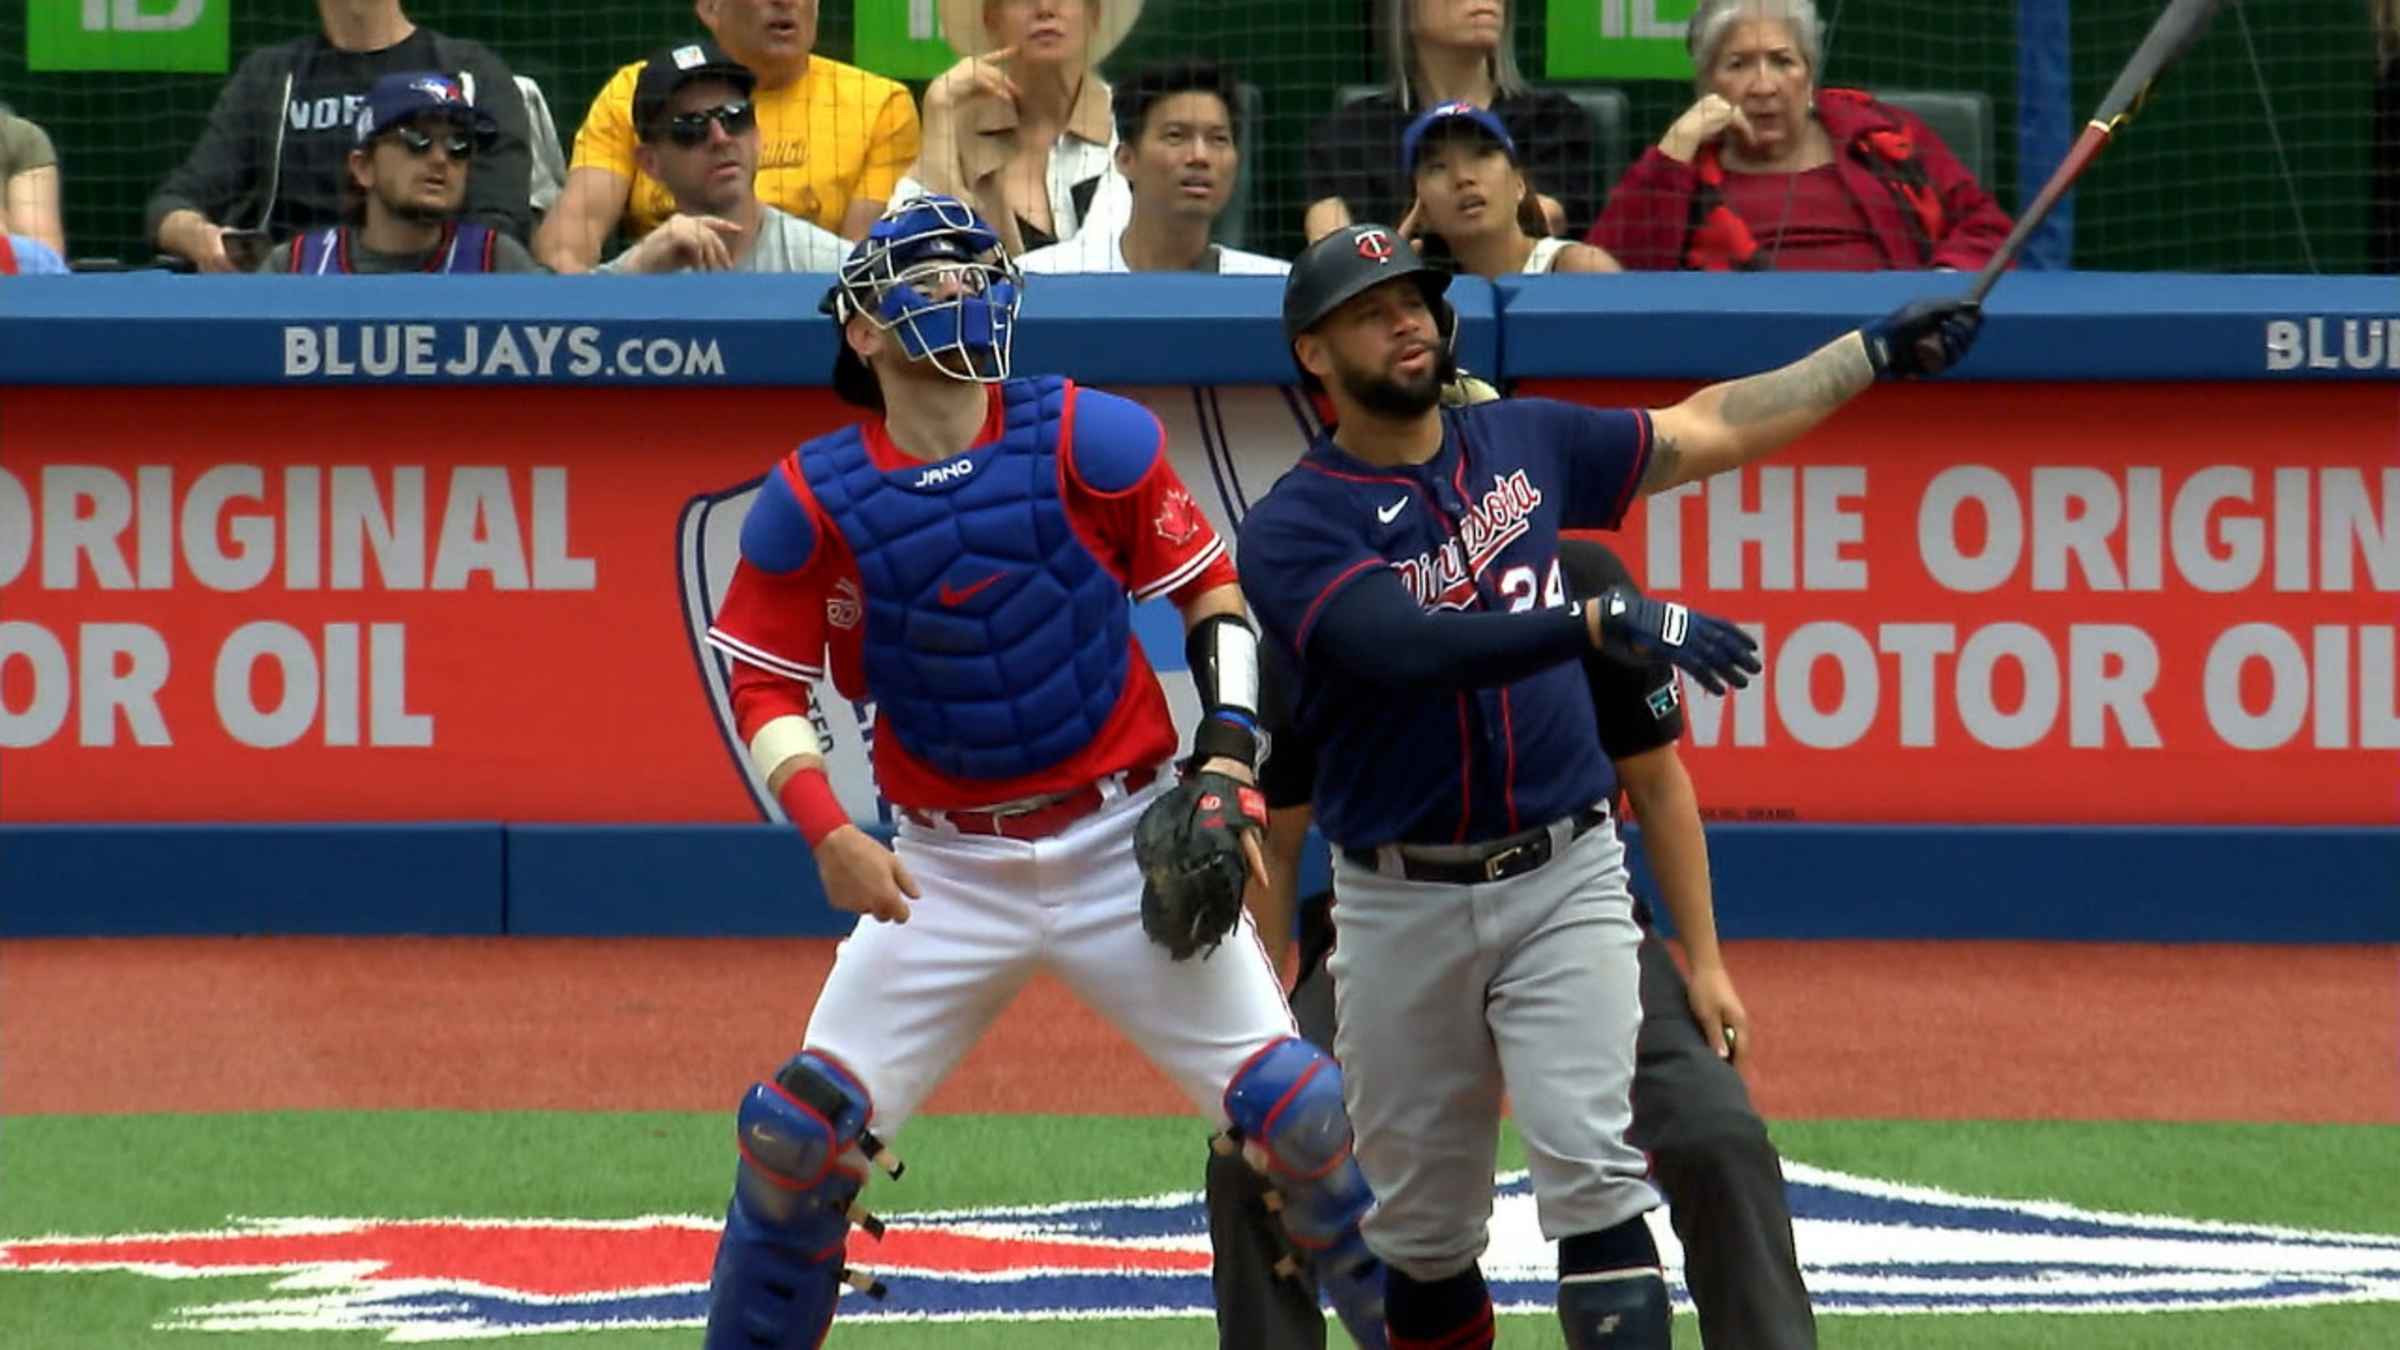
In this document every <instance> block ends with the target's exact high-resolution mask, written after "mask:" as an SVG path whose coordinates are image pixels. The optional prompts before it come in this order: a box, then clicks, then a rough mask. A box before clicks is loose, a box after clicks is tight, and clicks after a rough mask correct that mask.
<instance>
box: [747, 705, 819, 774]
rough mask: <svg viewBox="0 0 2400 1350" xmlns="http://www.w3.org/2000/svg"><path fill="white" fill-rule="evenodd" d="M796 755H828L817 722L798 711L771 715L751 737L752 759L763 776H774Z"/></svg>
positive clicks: (817, 756)
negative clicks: (776, 771)
mask: <svg viewBox="0 0 2400 1350" xmlns="http://www.w3.org/2000/svg"><path fill="white" fill-rule="evenodd" d="M794 755H810V756H814V757H816V758H819V759H822V758H824V756H825V743H824V742H823V741H822V740H819V739H818V738H817V724H816V723H814V722H812V721H810V720H809V719H807V718H805V717H802V716H800V715H799V714H798V713H785V714H784V715H783V716H781V717H776V718H770V719H769V720H768V722H767V724H766V725H765V726H763V727H760V728H759V729H758V734H756V735H754V736H752V737H751V738H750V762H751V763H752V764H754V765H756V766H757V767H758V775H759V777H761V778H772V777H774V775H775V770H777V769H778V768H781V767H782V766H783V762H784V761H785V760H787V759H790V758H792V757H793V756H794Z"/></svg>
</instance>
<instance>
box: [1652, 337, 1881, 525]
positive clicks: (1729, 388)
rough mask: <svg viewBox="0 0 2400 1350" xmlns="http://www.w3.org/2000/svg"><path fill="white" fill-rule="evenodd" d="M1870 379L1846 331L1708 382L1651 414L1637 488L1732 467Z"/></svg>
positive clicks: (1861, 345)
mask: <svg viewBox="0 0 2400 1350" xmlns="http://www.w3.org/2000/svg"><path fill="white" fill-rule="evenodd" d="M1874 382H1875V368H1874V366H1873V365H1872V364H1871V363H1870V362H1869V361H1868V359H1867V348H1866V343H1865V341H1864V340H1863V339H1861V337H1860V336H1859V335H1858V334H1857V333H1844V334H1842V335H1841V336H1840V337H1838V338H1835V339H1834V340H1833V341H1831V342H1828V343H1826V344H1825V345H1824V346H1822V347H1819V348H1817V350H1816V351H1814V352H1812V353H1810V354H1809V355H1807V356H1804V357H1802V358H1801V359H1799V360H1797V361H1794V362H1793V363H1791V364H1790V365H1788V366H1784V367H1782V368H1781V369H1778V370H1770V371H1768V372H1766V373H1765V374H1763V375H1752V376H1749V377H1747V378H1745V379H1739V380H1727V381H1725V382H1724V383H1722V384H1712V385H1710V386H1708V387H1707V388H1706V389H1703V390H1701V391H1700V392H1699V393H1696V394H1694V395H1692V396H1691V397H1690V398H1687V399H1685V400H1684V401H1683V402H1681V403H1678V404H1676V405H1675V406H1674V407H1672V408H1656V409H1653V410H1652V411H1651V413H1650V419H1651V424H1652V427H1653V429H1654V431H1655V434H1656V440H1655V441H1654V442H1653V443H1652V446H1651V449H1650V465H1649V468H1648V469H1647V470H1645V471H1644V472H1643V474H1642V491H1644V492H1663V491H1665V490H1666V489H1668V488H1671V487H1674V486H1676V485H1677V484H1680V483H1691V482H1697V481H1699V480H1700V479H1703V478H1707V477H1709V476H1710V475H1712V474H1720V473H1723V472H1725V471H1726V470H1727V469H1738V468H1740V467H1741V466H1742V465H1744V464H1747V463H1749V462H1750V461H1752V460H1754V459H1758V458H1760V457H1762V456H1764V455H1766V454H1768V453H1770V452H1772V451H1775V450H1780V449H1782V448H1783V447H1784V446H1786V445H1789V444H1791V443H1792V442H1793V441H1794V440H1797V439H1798V438H1799V437H1800V435H1801V433H1803V432H1805V431H1807V430H1808V429H1809V428H1810V427H1813V426H1815V425H1816V424H1817V423H1819V422H1822V421H1824V420H1825V419H1826V417H1827V416H1829V415H1830V414H1831V413H1832V412H1833V410H1834V409H1836V408H1838V407H1840V406H1842V404H1844V403H1846V402H1848V401H1849V400H1850V397H1851V395H1853V394H1856V393H1857V392H1858V391H1859V390H1861V389H1864V388H1866V387H1867V386H1868V385H1870V384H1873V383H1874Z"/></svg>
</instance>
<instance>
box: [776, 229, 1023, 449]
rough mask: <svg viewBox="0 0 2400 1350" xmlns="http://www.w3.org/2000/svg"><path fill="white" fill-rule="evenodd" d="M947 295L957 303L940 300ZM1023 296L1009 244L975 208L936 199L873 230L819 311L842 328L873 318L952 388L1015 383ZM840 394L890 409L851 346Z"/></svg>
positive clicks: (844, 353) (841, 358) (840, 365)
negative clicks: (958, 383)
mask: <svg viewBox="0 0 2400 1350" xmlns="http://www.w3.org/2000/svg"><path fill="white" fill-rule="evenodd" d="M945 285H946V286H949V287H950V288H951V289H950V290H949V291H948V292H947V293H943V292H941V291H940V290H939V288H940V287H941V286H945ZM1023 286H1024V278H1023V277H1021V276H1020V275H1019V274H1018V272H1017V268H1016V264H1015V263H1013V262H1011V261H1010V260H1009V257H1008V250H1007V249H1005V248H1003V247H1002V246H1001V243H1000V237H999V235H997V234H996V233H994V232H993V230H992V227H991V226H989V225H987V224H985V223H984V222H983V219H982V217H980V216H978V215H976V214H975V211H974V209H973V208H972V207H969V206H968V205H967V204H966V203H964V202H961V201H959V200H957V199H956V198H953V197H944V196H939V195H935V194H927V195H925V196H919V197H910V198H908V199H906V200H904V201H899V202H895V203H893V204H892V206H891V207H890V208H889V209H888V210H886V211H885V212H884V213H883V218H882V219H880V220H878V221H876V222H875V223H874V224H873V225H872V226H870V227H869V228H868V230H867V237H866V238H864V239H861V240H859V241H858V243H857V244H855V245H854V246H852V248H851V250H850V256H849V258H848V260H846V261H845V262H844V263H843V264H842V270H841V273H840V274H839V276H838V277H837V278H836V279H835V281H834V284H833V286H832V288H831V289H830V290H828V291H826V293H825V300H824V303H823V304H821V305H820V306H818V308H819V309H820V310H822V311H823V312H824V313H826V314H830V315H832V316H833V320H834V322H835V323H837V324H840V323H847V322H848V321H849V320H850V318H851V316H853V315H865V316H866V317H867V319H868V320H869V321H871V322H872V323H874V325H875V326H876V327H877V328H880V329H883V330H884V331H885V332H889V333H897V334H898V335H899V339H900V347H901V349H902V350H903V351H905V352H907V353H908V355H909V356H910V357H912V358H914V359H916V360H920V361H924V362H926V363H928V364H930V365H931V366H932V367H933V368H934V369H936V370H938V371H940V372H941V373H943V374H944V375H948V376H950V377H951V378H952V379H956V380H967V381H972V382H975V383H979V384H989V383H994V382H997V381H999V380H1003V379H1006V378H1007V377H1008V366H1009V355H1010V350H1011V347H1012V345H1013V342H1012V339H1013V338H1014V337H1015V335H1016V319H1017V302H1018V300H1019V298H1020V297H1021V295H1022V292H1023ZM833 387H834V390H835V392H836V393H839V394H840V395H841V396H842V397H843V398H844V399H846V400H848V401H849V402H851V403H856V404H859V405H861V406H864V407H869V408H878V409H880V408H881V407H882V406H883V398H882V392H881V390H880V389H879V388H878V386H877V383H876V380H875V375H874V372H873V371H871V370H869V369H867V365H866V363H865V362H864V361H861V360H860V359H859V357H858V353H856V352H854V351H852V350H850V344H848V343H847V342H844V343H842V344H841V347H840V350H839V351H838V352H837V353H836V354H835V357H834V367H833Z"/></svg>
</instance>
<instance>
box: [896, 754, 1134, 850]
mask: <svg viewBox="0 0 2400 1350" xmlns="http://www.w3.org/2000/svg"><path fill="white" fill-rule="evenodd" d="M1121 776H1122V777H1123V778H1124V780H1125V795H1126V796H1132V795H1133V794H1134V793H1136V792H1139V791H1141V790H1142V789H1143V788H1146V787H1148V786H1150V784H1151V783H1153V782H1155V781H1157V778H1158V770H1157V768H1156V767H1154V766H1144V767H1142V768H1139V769H1127V770H1126V771H1125V772H1124V774H1123V775H1121ZM1106 800H1108V799H1107V797H1105V796H1104V795H1102V793H1101V791H1100V785H1099V784H1098V783H1086V784H1084V785H1083V786H1082V787H1080V788H1077V789H1076V790H1074V791H1073V792H1069V793H1066V794H1064V795H1062V796H1059V797H1055V798H1052V799H1051V800H1049V801H1045V802H1042V803H1041V804H1040V805H1038V806H1028V807H1021V808H1007V809H1003V810H998V811H921V810H918V809H917V808H916V807H913V806H903V807H901V808H900V814H901V815H903V816H905V817H907V818H908V819H909V820H910V821H912V822H914V823H915V824H918V825H922V826H924V827H925V828H926V829H929V830H938V829H940V828H941V827H942V826H943V825H944V824H945V823H947V824H948V825H949V826H950V827H951V828H953V829H955V830H957V831H958V832H959V833H961V834H991V835H998V836H999V837H1000V838H1002V839H1046V838H1048V837H1050V836H1051V835H1054V834H1056V833H1058V832H1059V831H1060V830H1063V829H1065V828H1067V827H1068V826H1069V825H1072V824H1074V823H1075V822H1076V821H1079V820H1081V819H1083V818H1084V817H1085V816H1088V815H1090V814H1091V813H1092V812H1094V811H1097V810H1099V809H1100V805H1101V803H1102V802H1105V801H1106Z"/></svg>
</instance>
